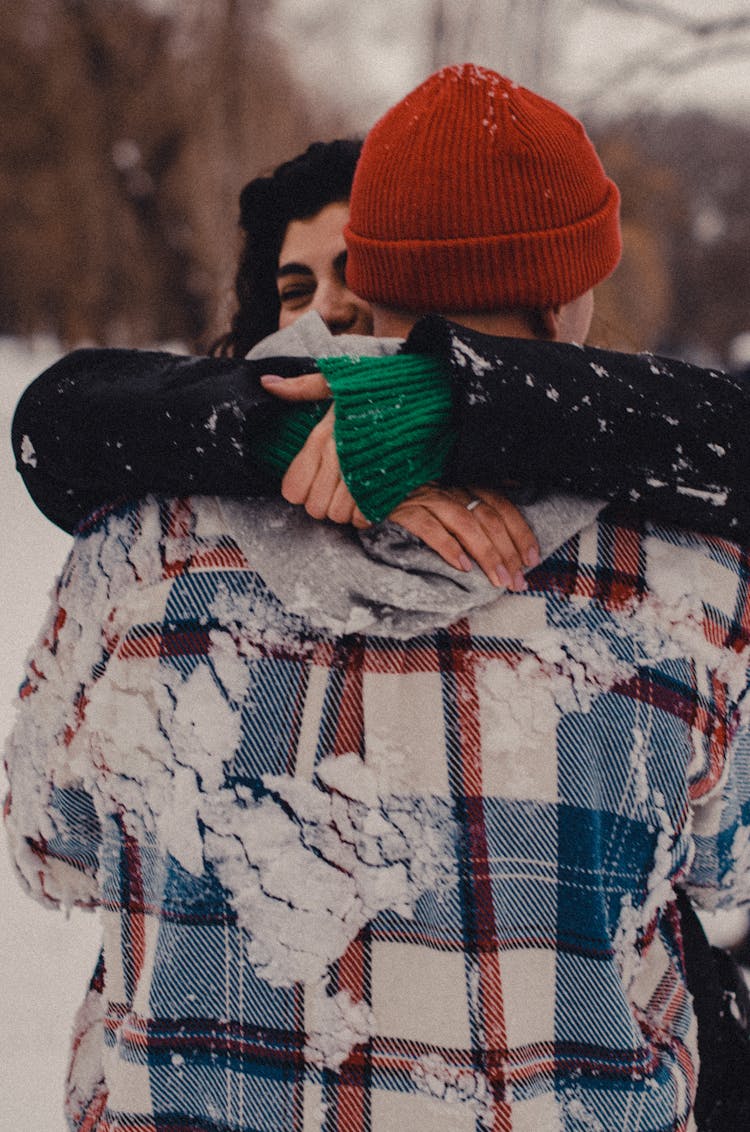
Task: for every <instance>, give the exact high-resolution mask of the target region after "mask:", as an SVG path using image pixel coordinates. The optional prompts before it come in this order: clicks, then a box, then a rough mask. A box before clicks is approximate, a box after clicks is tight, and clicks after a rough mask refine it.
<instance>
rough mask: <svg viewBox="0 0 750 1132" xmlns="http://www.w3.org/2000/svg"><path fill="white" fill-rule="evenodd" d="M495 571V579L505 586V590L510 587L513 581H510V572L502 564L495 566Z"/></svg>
mask: <svg viewBox="0 0 750 1132" xmlns="http://www.w3.org/2000/svg"><path fill="white" fill-rule="evenodd" d="M495 573H496V574H497V580H498V582H499V583H500V585H501V586H505V588H506V590H509V589H511V588H512V586H513V583H512V581H511V578H510V574H509V573H508V571H507V570H506V569H505V567H504V566H496V567H495Z"/></svg>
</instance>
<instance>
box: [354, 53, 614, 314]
mask: <svg viewBox="0 0 750 1132" xmlns="http://www.w3.org/2000/svg"><path fill="white" fill-rule="evenodd" d="M619 201H620V195H619V193H618V191H617V187H616V185H615V184H614V183H613V182H612V181H610V180H609V178H608V177H607V175H606V174H605V172H604V169H603V168H602V165H601V162H600V161H599V158H598V156H597V154H596V151H595V150H594V147H593V145H592V144H591V142H590V140H589V138H588V137H587V135H586V132H585V130H584V129H583V126H582V125H581V123H580V122H578V121H577V120H576V119H575V118H573V117H571V116H570V114H568V113H566V111H564V110H562V109H561V108H560V107H559V106H556V105H555V104H554V102H549V101H547V99H544V98H541V97H540V96H539V95H537V94H534V93H533V92H532V91H530V90H525V89H524V88H523V87H520V86H516V85H515V83H512V82H511V81H510V80H509V79H506V78H503V76H502V75H498V74H496V73H495V72H494V71H487V70H485V69H484V68H482V67H477V66H474V65H473V64H464V65H462V66H457V67H446V68H444V69H443V70H441V71H438V73H437V74H435V75H432V76H431V78H429V79H427V80H426V82H424V83H422V84H421V86H418V87H417V89H416V90H414V91H413V92H412V93H411V94H409V95H407V97H406V98H405V99H404V100H403V101H402V102H399V103H398V104H397V105H396V106H394V107H393V108H392V109H391V110H389V111H388V112H387V113H386V114H385V116H384V117H383V118H381V119H380V121H379V122H377V123H376V125H375V126H373V128H372V130H371V131H370V133H369V134H368V135H367V138H366V139H365V144H364V147H363V150H362V156H361V157H360V159H359V163H358V165H357V170H356V173H355V175H354V184H353V187H352V196H351V205H350V219H349V224H348V226H347V228H346V229H345V233H344V234H345V237H346V244H347V248H348V259H347V270H346V278H347V283H348V284H349V286H350V287H351V288H352V290H353V291H355V292H356V293H357V294H358V295H361V296H362V298H364V299H369V300H371V301H372V302H377V303H381V304H383V305H385V306H395V307H402V308H407V309H410V310H420V311H427V310H433V311H459V310H500V309H503V308H509V307H522V308H525V309H538V308H543V307H548V306H555V305H557V304H564V303H567V302H570V301H571V300H572V299H575V298H577V297H578V296H579V295H582V294H584V292H586V291H588V290H589V289H590V288H591V287H593V286H594V284H596V283H598V282H600V281H601V280H602V279H604V278H605V277H606V276H607V275H609V274H610V273H611V272H612V271H613V270H614V268H615V267H616V266H617V262H618V260H619V258H620V251H621V241H620V224H619Z"/></svg>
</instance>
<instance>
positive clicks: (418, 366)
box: [318, 354, 454, 523]
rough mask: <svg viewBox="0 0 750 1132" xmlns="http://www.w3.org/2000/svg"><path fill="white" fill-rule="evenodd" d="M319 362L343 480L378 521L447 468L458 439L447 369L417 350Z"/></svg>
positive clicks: (364, 509) (374, 519) (361, 508)
mask: <svg viewBox="0 0 750 1132" xmlns="http://www.w3.org/2000/svg"><path fill="white" fill-rule="evenodd" d="M318 366H319V368H320V370H321V371H322V373H323V374H324V375H325V377H326V380H327V381H328V384H329V385H330V387H331V392H332V393H333V398H334V403H335V405H336V426H335V438H336V449H337V452H338V457H339V463H340V465H341V473H342V476H343V478H344V481H345V483H346V485H347V487H348V488H349V491H350V492H351V493H352V495H353V496H354V498H355V499H356V501H357V504H358V506H359V508H360V510H361V511H362V513H363V514H364V515H365V516H366V517H367V518H368V519H370V520H371V521H372V522H376V523H378V522H381V521H382V520H383V519H385V517H386V516H387V515H389V514H390V512H391V511H392V510H393V508H394V507H396V506H397V505H398V504H399V503H400V502H401V501H402V500H403V499H405V498H406V496H407V495H408V494H409V493H410V492H411V491H413V490H414V489H415V488H417V487H419V486H420V485H421V484H423V483H427V482H428V481H429V480H435V479H439V478H440V477H441V476H442V474H443V471H444V469H445V465H446V462H447V459H448V456H449V453H450V451H451V448H452V446H453V442H454V432H453V428H452V423H451V385H450V378H449V376H448V371H447V369H446V367H445V366H444V364H443V363H442V362H441V361H440V360H439V359H437V358H431V357H426V356H423V355H417V354H399V355H397V356H395V357H375V358H371V357H359V358H350V357H332V358H322V359H319V360H318Z"/></svg>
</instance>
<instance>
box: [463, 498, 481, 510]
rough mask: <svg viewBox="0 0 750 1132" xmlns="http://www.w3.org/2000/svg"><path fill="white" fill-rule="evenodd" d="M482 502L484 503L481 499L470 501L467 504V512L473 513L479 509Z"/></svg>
mask: <svg viewBox="0 0 750 1132" xmlns="http://www.w3.org/2000/svg"><path fill="white" fill-rule="evenodd" d="M481 502H482V500H481V499H470V500H469V502H468V503H467V504H466V510H467V511H473V510H474V508H475V507H478V506H479V504H480V503H481Z"/></svg>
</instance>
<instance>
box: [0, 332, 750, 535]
mask: <svg viewBox="0 0 750 1132" xmlns="http://www.w3.org/2000/svg"><path fill="white" fill-rule="evenodd" d="M406 349H407V350H409V351H413V352H420V353H423V354H432V355H433V356H434V357H435V358H436V359H438V360H439V362H440V364H439V365H438V366H437V367H436V368H435V367H433V370H432V371H431V373H430V375H428V377H429V382H431V383H432V385H431V386H430V388H431V389H432V391H433V392H432V393H430V394H429V399H430V403H431V405H432V406H433V407H435V406H437V411H435V412H434V413H432V417H431V420H430V421H428V422H427V425H425V418H424V408H423V406H424V403H425V402H424V398H425V396H427V394H426V393H425V390H424V389H423V388H422V385H423V382H421V383H420V384H419V385H417V384H415V382H414V379H413V376H410V377H409V380H408V381H405V380H403V379H402V378H401V377H400V376H399V374H396V377H395V379H394V376H393V373H391V376H390V377H389V376H388V375H389V367H393V370H394V372H395V370H396V369H398V367H399V366H403V362H404V359H403V357H397V358H393V359H388V358H379V359H369V358H368V359H364V358H363V359H361V360H360V362H358V363H354V364H351V365H349V366H348V367H346V366H345V367H344V369H343V370H340V372H339V377H338V380H334V381H333V382H332V384H334V392H335V396H336V402H337V443H338V444H339V453H340V456H341V462H342V466H343V467H344V471H345V476H346V478H347V482H348V483H349V485H350V487H353V488H354V490H353V495H354V496H355V498H356V500H357V503H358V504H359V505H360V507H361V508H362V510H363V511H364V512H365V514H367V515H368V517H369V518H371V519H378V518H382V517H383V516H384V515H385V514H388V513H390V511H391V510H392V509H393V507H395V506H396V505H397V504H398V503H399V502H400V501H401V499H402V498H403V497H404V494H406V493H408V492H409V491H410V490H412V488H413V487H414V486H415V485H416V484H419V483H422V482H424V481H425V480H427V479H429V478H432V477H434V476H435V475H436V473H437V472H439V471H440V468H443V469H444V473H445V474H444V479H445V482H447V483H451V484H460V485H465V484H469V483H474V484H483V485H485V486H487V487H496V488H499V489H503V488H505V489H507V487H508V485H509V483H518V482H521V483H522V484H523V485H525V486H529V485H531V486H533V487H535V488H536V490H537V491H547V490H552V489H557V490H568V491H572V492H576V493H579V494H586V495H593V496H599V497H601V498H606V499H623V500H630V501H633V502H636V503H639V504H640V505H641V506H642V507H643V509H644V510H645V511H646V512H647V513H648V514H649V515H651V516H653V517H654V518H656V519H660V520H663V521H669V522H675V523H683V524H685V525H688V526H692V527H695V528H697V529H700V530H704V531H708V532H713V533H718V534H723V535H727V536H730V537H735V538H740V539H742V538H750V500H748V494H747V488H746V487H745V483H746V482H747V480H748V470H749V469H748V459H747V458H746V456H745V446H744V443H743V442H742V437H743V435H746V434H747V424H748V416H749V413H748V409H749V408H750V394H748V391H747V390H746V388H745V387H744V386H742V385H740V384H738V383H736V382H733V381H731V380H730V379H728V378H727V377H726V376H724V375H720V374H716V373H714V372H712V371H706V370H702V369H699V368H697V367H694V366H690V365H687V364H686V363H682V362H677V361H671V360H666V359H657V358H654V357H652V356H650V355H628V354H619V353H611V352H607V351H599V350H591V349H588V348H585V349H581V348H579V347H577V346H570V345H566V344H561V343H546V342H537V341H526V340H521V339H498V338H491V337H488V336H485V335H480V334H477V333H476V332H473V331H469V330H466V329H465V328H462V327H458V326H456V325H454V324H451V323H448V322H446V321H445V320H444V319H442V318H440V317H439V316H435V315H429V316H426V317H425V318H423V319H421V320H420V321H419V322H418V323H417V325H416V326H415V328H414V330H413V332H412V334H411V335H410V337H409V340H408V342H407V345H406ZM335 361H336V363H337V364H339V365H340V363H341V359H336V360H335ZM373 366H374V367H376V368H377V367H378V366H379V367H382V368H381V370H380V371H379V372H380V374H381V377H380V378H378V377H377V375H375V376H373V371H372V367H373ZM363 367H366V368H367V373H366V374H365V375H364V376H365V380H364V381H363ZM311 368H312V366H311V363H310V361H309V360H306V359H294V360H291V359H290V360H288V361H287V362H283V361H282V360H281V359H273V360H269V359H266V360H264V361H262V362H257V363H251V362H246V361H234V360H230V359H215V358H182V357H175V356H173V355H169V354H158V353H146V352H141V351H122V350H85V351H76V352H75V353H74V354H71V355H69V356H68V357H67V358H64V359H62V361H60V362H58V363H57V364H56V365H55V366H53V367H51V369H49V370H47V371H46V372H45V373H44V374H42V375H41V376H40V377H39V378H37V380H36V381H35V382H34V383H33V384H32V385H31V386H30V387H29V389H28V390H27V391H26V393H25V394H24V396H23V398H22V399H21V402H20V403H19V406H18V409H17V412H16V417H15V419H14V424H13V442H14V448H15V452H16V459H17V462H18V467H19V470H20V471H21V474H22V475H23V477H24V480H25V482H26V486H27V488H28V490H29V492H30V493H31V495H32V497H33V498H34V500H35V501H36V502H37V504H38V506H39V507H40V508H41V510H42V511H43V512H44V513H45V515H47V517H48V518H51V519H52V521H53V522H56V523H57V524H58V525H59V526H62V527H63V528H64V529H66V530H71V529H72V528H73V527H74V526H75V524H76V523H77V522H78V521H79V520H80V519H81V518H82V517H84V516H85V515H86V514H87V513H88V512H89V511H91V510H92V509H93V508H95V507H96V506H98V505H100V504H101V503H103V502H106V501H110V500H112V499H114V498H121V497H133V496H137V495H143V494H146V493H148V492H156V493H167V494H169V493H185V492H206V493H208V492H210V493H219V494H233V495H239V494H252V493H258V492H263V491H267V490H269V489H271V490H276V489H277V487H278V482H279V476H280V474H281V472H282V471H283V466H284V461H286V462H288V458H290V453H293V451H295V450H296V449H298V448H299V447H300V446H301V444H302V442H303V439H304V436H305V435H306V433H307V432H309V430H310V428H311V427H312V425H313V423H314V421H315V420H316V419H317V418H316V417H314V416H310V417H309V418H308V417H304V418H302V417H300V418H297V420H296V425H295V429H296V431H295V430H292V431H295V435H294V436H293V437H292V436H291V435H286V436H285V437H283V438H282V439H283V440H284V441H285V443H284V444H279V445H277V447H276V450H275V451H274V452H273V453H271V452H270V449H271V448H272V447H273V445H271V444H270V442H269V439H268V438H269V429H271V427H272V426H271V422H275V423H274V424H273V427H274V428H275V429H276V430H277V433H278V434H279V436H280V435H281V433H282V432H283V431H284V427H285V426H284V421H285V420H286V418H285V417H283V416H282V415H280V414H282V413H284V412H287V411H288V410H280V409H279V406H278V403H277V404H276V406H275V407H274V403H273V400H272V398H271V397H270V396H268V395H267V394H265V393H264V392H263V391H262V389H261V388H260V387H259V384H258V375H259V374H260V373H262V372H270V371H272V370H273V371H276V372H277V373H280V374H282V375H284V376H290V375H293V374H298V373H302V372H305V371H307V370H310V369H311ZM323 368H324V369H325V368H326V364H325V363H324V365H323ZM448 373H450V378H449V377H448ZM378 380H380V381H381V382H384V385H383V387H382V388H381V386H378V385H377V381H378ZM417 393H418V394H419V398H421V399H422V400H421V401H420V402H419V403H417V402H416V401H415V397H416V395H417ZM375 394H377V395H375ZM410 397H411V401H410ZM451 401H452V404H453V420H452V422H451V419H450V413H449V406H450V404H451ZM441 405H442V407H440V406H441ZM415 414H417V416H415ZM417 417H418V421H417ZM389 420H390V421H391V422H396V423H397V425H398V428H397V429H395V428H389V427H388V422H389ZM414 421H417V423H418V427H417V428H412V427H411V426H412V423H413V422H414ZM339 430H341V436H340V437H339ZM347 430H348V431H347ZM431 430H434V436H433V433H432V432H431ZM450 434H452V436H451V443H450V445H448V446H446V436H448V435H450ZM347 437H348V439H347ZM292 441H293V443H291V442H292ZM295 445H296V448H295ZM448 451H450V455H446V453H447V452H448ZM436 452H437V453H440V457H441V458H440V468H438V469H436V468H435V454H436ZM279 453H282V455H283V458H279ZM269 455H271V456H273V457H274V459H269ZM384 484H386V485H390V486H389V487H388V489H387V490H385V491H384V490H383V485H384ZM372 485H376V487H377V491H376V497H373V494H372V490H373V486H372ZM383 508H385V510H383Z"/></svg>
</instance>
